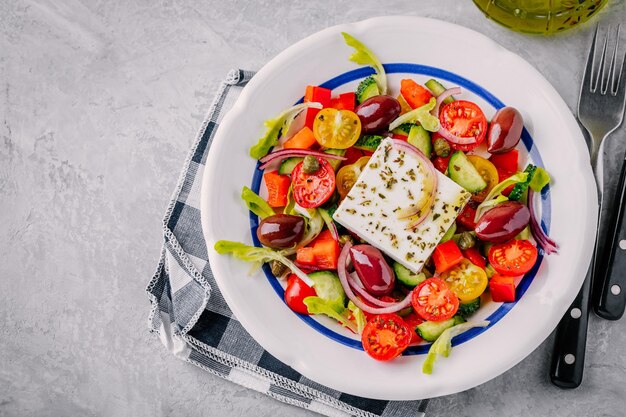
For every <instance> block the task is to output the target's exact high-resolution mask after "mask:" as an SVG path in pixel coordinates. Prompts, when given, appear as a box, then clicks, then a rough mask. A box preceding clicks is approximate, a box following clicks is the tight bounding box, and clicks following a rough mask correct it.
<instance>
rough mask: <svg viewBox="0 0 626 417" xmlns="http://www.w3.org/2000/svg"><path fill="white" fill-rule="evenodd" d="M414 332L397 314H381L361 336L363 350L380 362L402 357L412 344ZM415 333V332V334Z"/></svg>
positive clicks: (372, 320) (370, 322)
mask: <svg viewBox="0 0 626 417" xmlns="http://www.w3.org/2000/svg"><path fill="white" fill-rule="evenodd" d="M411 332H412V330H411V329H410V328H409V326H407V324H406V323H405V322H404V320H402V318H401V317H400V316H398V315H397V314H380V315H378V316H375V317H373V318H372V319H371V320H370V321H368V322H367V324H366V325H365V328H364V329H363V334H362V335H361V342H362V343H363V349H365V352H367V354H368V355H370V356H371V357H372V358H374V359H376V360H378V361H388V360H391V359H393V358H395V357H396V356H398V355H400V354H401V353H402V352H404V350H405V349H406V348H407V347H408V346H409V343H410V342H411ZM413 333H414V332H413Z"/></svg>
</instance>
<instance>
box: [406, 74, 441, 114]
mask: <svg viewBox="0 0 626 417" xmlns="http://www.w3.org/2000/svg"><path fill="white" fill-rule="evenodd" d="M400 94H402V97H403V98H404V99H405V100H406V102H407V103H408V104H409V106H411V108H413V109H416V108H418V107H421V106H423V105H424V104H426V103H428V101H429V100H430V99H431V98H432V96H433V95H432V93H431V92H430V91H428V90H427V89H426V88H424V87H422V86H421V85H419V84H418V83H416V82H415V81H413V80H411V79H404V80H402V81H400Z"/></svg>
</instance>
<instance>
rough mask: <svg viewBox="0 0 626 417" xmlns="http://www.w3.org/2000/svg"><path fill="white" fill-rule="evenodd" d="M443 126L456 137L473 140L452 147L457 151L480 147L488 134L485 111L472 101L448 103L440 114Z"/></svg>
mask: <svg viewBox="0 0 626 417" xmlns="http://www.w3.org/2000/svg"><path fill="white" fill-rule="evenodd" d="M439 122H440V123H441V125H442V126H443V127H444V128H445V129H446V130H448V131H449V132H450V133H452V134H453V135H455V136H458V137H461V138H467V139H470V138H473V140H472V141H471V143H468V144H463V145H460V144H456V143H452V142H450V147H452V148H453V149H456V150H462V151H469V150H471V149H474V148H475V147H477V146H478V145H480V144H481V143H482V142H483V141H484V140H485V136H486V134H487V118H486V117H485V114H484V113H483V111H482V110H481V109H480V107H478V106H477V105H476V104H474V103H472V102H471V101H465V100H456V101H453V102H452V103H448V104H446V105H445V106H443V108H442V109H441V111H440V112H439Z"/></svg>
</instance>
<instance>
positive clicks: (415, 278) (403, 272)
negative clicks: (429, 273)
mask: <svg viewBox="0 0 626 417" xmlns="http://www.w3.org/2000/svg"><path fill="white" fill-rule="evenodd" d="M393 272H395V274H396V278H398V281H400V282H401V283H403V284H404V285H407V286H409V287H415V286H417V285H418V284H420V283H421V282H422V281H424V280H425V279H426V275H425V274H424V273H423V272H419V273H417V274H416V273H414V272H411V270H410V269H408V268H406V267H405V266H404V265H402V264H401V263H399V262H394V263H393Z"/></svg>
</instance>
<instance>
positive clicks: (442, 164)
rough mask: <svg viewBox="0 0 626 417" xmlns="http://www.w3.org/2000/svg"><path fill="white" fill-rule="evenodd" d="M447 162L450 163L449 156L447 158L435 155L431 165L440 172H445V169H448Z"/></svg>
mask: <svg viewBox="0 0 626 417" xmlns="http://www.w3.org/2000/svg"><path fill="white" fill-rule="evenodd" d="M449 163H450V157H449V156H448V157H447V158H442V157H440V156H437V157H435V159H433V165H434V166H435V168H437V171H439V172H441V173H442V174H445V173H446V171H447V170H448V164H449Z"/></svg>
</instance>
